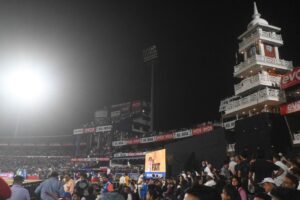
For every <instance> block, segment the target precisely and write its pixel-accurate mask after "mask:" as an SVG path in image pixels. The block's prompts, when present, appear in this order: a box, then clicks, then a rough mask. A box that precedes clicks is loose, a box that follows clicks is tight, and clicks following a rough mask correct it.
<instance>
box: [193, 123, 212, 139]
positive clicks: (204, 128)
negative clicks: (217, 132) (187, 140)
mask: <svg viewBox="0 0 300 200" xmlns="http://www.w3.org/2000/svg"><path fill="white" fill-rule="evenodd" d="M213 129H214V127H213V126H212V125H208V126H202V127H198V128H194V129H193V130H192V135H194V136H196V135H201V134H203V133H206V132H209V131H212V130H213Z"/></svg>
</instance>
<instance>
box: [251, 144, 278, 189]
mask: <svg viewBox="0 0 300 200" xmlns="http://www.w3.org/2000/svg"><path fill="white" fill-rule="evenodd" d="M274 171H277V173H276V174H275V176H274V177H275V178H276V177H278V176H280V175H281V174H282V173H283V170H282V169H281V168H280V167H278V166H277V165H275V164H274V163H273V162H270V161H267V160H265V159H264V152H263V151H262V150H259V151H258V156H257V159H256V160H255V161H254V162H253V163H252V164H251V166H250V173H249V178H250V180H251V181H252V182H254V183H256V184H257V183H259V182H261V181H262V180H263V179H264V178H267V177H272V175H273V173H274ZM253 176H254V179H253Z"/></svg>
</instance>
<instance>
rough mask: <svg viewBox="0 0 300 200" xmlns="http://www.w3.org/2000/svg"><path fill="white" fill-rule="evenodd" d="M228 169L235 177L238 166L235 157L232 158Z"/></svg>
mask: <svg viewBox="0 0 300 200" xmlns="http://www.w3.org/2000/svg"><path fill="white" fill-rule="evenodd" d="M228 165H229V166H228V169H229V171H230V172H231V174H232V175H235V166H236V165H237V163H236V162H235V158H234V156H231V157H230V162H229V164H228Z"/></svg>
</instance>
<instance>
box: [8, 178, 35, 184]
mask: <svg viewBox="0 0 300 200" xmlns="http://www.w3.org/2000/svg"><path fill="white" fill-rule="evenodd" d="M5 181H6V183H7V184H8V185H12V184H13V179H5ZM37 181H39V180H25V181H24V183H33V182H37Z"/></svg>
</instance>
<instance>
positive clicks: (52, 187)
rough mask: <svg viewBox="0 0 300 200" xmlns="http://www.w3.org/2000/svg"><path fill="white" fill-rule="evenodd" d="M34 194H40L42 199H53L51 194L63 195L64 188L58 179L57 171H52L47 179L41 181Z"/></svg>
mask: <svg viewBox="0 0 300 200" xmlns="http://www.w3.org/2000/svg"><path fill="white" fill-rule="evenodd" d="M34 192H35V194H37V195H40V197H41V199H42V200H53V196H56V197H58V198H59V197H63V194H64V188H63V185H62V183H61V182H60V181H59V180H58V173H57V172H55V171H54V172H52V173H51V174H50V176H49V178H48V179H47V180H45V181H44V182H42V183H41V184H40V185H39V186H38V187H37V188H36V189H35V191H34Z"/></svg>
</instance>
